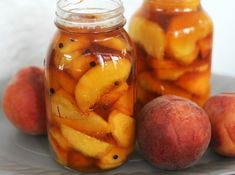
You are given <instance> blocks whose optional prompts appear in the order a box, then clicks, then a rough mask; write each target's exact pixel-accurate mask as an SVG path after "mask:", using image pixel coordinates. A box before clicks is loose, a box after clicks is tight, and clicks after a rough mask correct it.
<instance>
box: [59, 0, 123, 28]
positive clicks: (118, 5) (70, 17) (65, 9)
mask: <svg viewBox="0 0 235 175" xmlns="http://www.w3.org/2000/svg"><path fill="white" fill-rule="evenodd" d="M123 14H124V7H123V4H122V1H121V0H98V1H97V0H59V2H58V3H57V10H56V20H55V23H56V25H57V26H58V27H59V28H62V29H64V28H66V29H69V30H71V31H77V30H79V31H80V32H86V31H89V32H101V31H110V30H114V29H116V28H120V27H123V26H124V25H125V23H126V19H125V17H124V15H123Z"/></svg>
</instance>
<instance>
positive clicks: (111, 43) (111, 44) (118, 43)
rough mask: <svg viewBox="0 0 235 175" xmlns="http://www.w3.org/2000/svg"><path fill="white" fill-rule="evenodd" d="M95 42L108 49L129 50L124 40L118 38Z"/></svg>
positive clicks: (101, 39) (102, 39)
mask: <svg viewBox="0 0 235 175" xmlns="http://www.w3.org/2000/svg"><path fill="white" fill-rule="evenodd" d="M95 42H96V43H97V44H99V45H101V46H104V47H108V48H111V49H114V50H119V51H123V50H128V44H127V42H126V41H124V39H122V38H118V37H109V38H107V37H106V38H100V39H97V40H95Z"/></svg>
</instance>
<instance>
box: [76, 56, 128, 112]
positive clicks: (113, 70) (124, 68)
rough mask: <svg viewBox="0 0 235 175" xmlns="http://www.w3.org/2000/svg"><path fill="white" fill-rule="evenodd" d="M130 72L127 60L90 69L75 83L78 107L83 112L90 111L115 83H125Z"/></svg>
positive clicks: (108, 62) (109, 62) (106, 63)
mask: <svg viewBox="0 0 235 175" xmlns="http://www.w3.org/2000/svg"><path fill="white" fill-rule="evenodd" d="M130 71H131V62H130V61H129V60H127V59H120V60H118V61H115V60H113V61H107V62H105V63H104V64H101V65H96V66H95V67H93V68H91V69H90V70H89V71H88V72H86V73H85V74H84V75H83V76H82V77H81V79H80V80H79V81H78V83H77V86H76V89H75V97H76V101H77V104H78V107H79V108H80V109H81V110H82V111H83V112H87V111H90V110H91V108H92V107H94V105H95V104H96V103H97V102H98V101H99V100H100V98H101V96H102V95H103V94H105V92H107V91H108V90H110V89H111V88H112V87H113V85H114V84H115V82H125V81H126V80H127V78H128V77H129V74H130Z"/></svg>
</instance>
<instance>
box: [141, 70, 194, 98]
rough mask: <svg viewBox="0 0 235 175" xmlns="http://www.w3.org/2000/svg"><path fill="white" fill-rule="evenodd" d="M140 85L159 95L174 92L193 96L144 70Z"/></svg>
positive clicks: (188, 96)
mask: <svg viewBox="0 0 235 175" xmlns="http://www.w3.org/2000/svg"><path fill="white" fill-rule="evenodd" d="M138 85H139V86H140V87H142V88H143V89H145V90H147V91H149V92H151V93H156V94H159V95H166V94H172V95H177V96H181V97H185V98H188V99H191V98H192V95H191V94H190V93H188V92H186V91H184V90H183V89H181V88H180V87H177V86H175V85H173V84H171V83H168V82H164V81H161V80H157V79H155V78H154V77H153V76H152V75H151V73H149V72H143V73H141V74H140V75H139V77H138Z"/></svg>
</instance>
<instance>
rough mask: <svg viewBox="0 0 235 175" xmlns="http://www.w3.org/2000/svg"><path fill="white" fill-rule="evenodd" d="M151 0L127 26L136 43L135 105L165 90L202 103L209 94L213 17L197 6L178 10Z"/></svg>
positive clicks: (163, 92)
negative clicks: (158, 4)
mask: <svg viewBox="0 0 235 175" xmlns="http://www.w3.org/2000/svg"><path fill="white" fill-rule="evenodd" d="M154 2H155V1H151V3H154ZM156 2H158V3H159V2H162V3H161V4H162V5H164V8H165V9H167V8H168V7H167V6H166V4H164V2H163V1H160V0H159V1H156ZM151 3H148V2H146V3H145V5H143V7H142V8H141V9H140V10H139V11H138V12H137V13H136V15H135V16H134V17H133V18H132V20H131V23H130V28H129V32H130V36H131V38H132V39H133V40H134V42H135V44H136V47H137V57H138V58H137V72H138V75H137V81H138V83H137V84H138V85H137V86H138V89H137V104H138V109H141V108H142V107H143V105H145V104H146V103H148V102H149V101H151V100H152V99H154V98H156V97H158V96H161V95H165V94H173V95H178V96H182V97H185V98H188V99H191V100H193V101H195V102H196V103H198V104H199V105H203V104H204V102H205V101H206V100H207V99H208V97H209V95H210V77H211V51H212V35H213V34H212V33H213V24H212V21H211V20H210V18H209V17H208V16H207V14H206V13H205V12H204V11H203V9H202V8H201V7H200V6H198V8H196V10H195V9H194V10H192V11H177V9H176V8H175V9H174V8H173V7H174V6H173V4H174V3H170V5H171V6H169V8H168V9H170V10H169V11H168V10H165V9H164V10H159V9H157V5H155V6H154V5H150V4H151ZM175 4H177V3H175ZM178 5H179V4H178ZM180 5H182V4H180ZM172 9H174V10H173V11H172ZM184 10H185V9H184Z"/></svg>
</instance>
